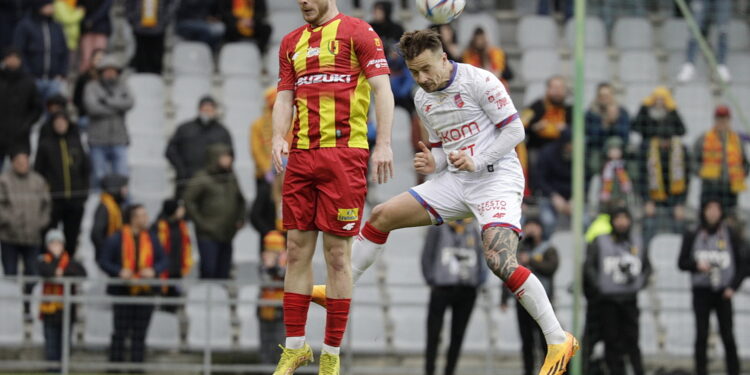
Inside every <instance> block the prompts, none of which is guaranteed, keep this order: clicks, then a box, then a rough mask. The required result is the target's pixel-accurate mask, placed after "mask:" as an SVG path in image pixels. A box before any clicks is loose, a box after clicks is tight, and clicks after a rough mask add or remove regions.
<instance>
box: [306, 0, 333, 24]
mask: <svg viewBox="0 0 750 375" xmlns="http://www.w3.org/2000/svg"><path fill="white" fill-rule="evenodd" d="M297 5H299V9H300V11H302V18H304V20H305V22H307V23H309V24H311V25H313V26H318V25H321V24H323V23H325V21H327V19H328V18H329V17H330V16H331V12H333V11H335V12H337V11H336V0H297Z"/></svg>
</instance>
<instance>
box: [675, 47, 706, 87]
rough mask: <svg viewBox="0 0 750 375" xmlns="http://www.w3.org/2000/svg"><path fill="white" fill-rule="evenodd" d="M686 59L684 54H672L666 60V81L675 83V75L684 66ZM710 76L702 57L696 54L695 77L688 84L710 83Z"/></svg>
mask: <svg viewBox="0 0 750 375" xmlns="http://www.w3.org/2000/svg"><path fill="white" fill-rule="evenodd" d="M686 59H687V57H686V55H685V52H684V51H683V52H673V53H671V54H670V55H669V56H668V58H667V66H666V69H665V71H666V73H667V81H669V82H672V83H675V84H676V83H677V75H678V74H679V72H680V69H682V65H684V64H685V62H686V61H687V60H686ZM710 78H711V74H710V72H709V68H708V64H706V60H705V59H704V58H703V56H702V55H700V54H698V56H696V58H695V77H693V80H692V81H691V82H690V83H702V84H708V82H709V81H710Z"/></svg>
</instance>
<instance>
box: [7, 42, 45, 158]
mask: <svg viewBox="0 0 750 375" xmlns="http://www.w3.org/2000/svg"><path fill="white" fill-rule="evenodd" d="M0 113H2V116H3V119H2V121H0V170H2V167H3V164H4V162H5V157H6V156H7V155H8V153H9V152H10V149H11V147H14V146H18V145H22V146H24V145H28V143H29V134H30V132H31V126H32V125H33V124H34V123H35V122H36V121H37V119H38V118H39V115H41V113H42V108H41V106H40V100H39V96H38V94H37V90H36V85H35V84H34V78H32V77H31V76H30V75H29V74H28V73H26V72H24V71H23V70H22V69H21V54H20V52H19V51H18V50H17V49H15V48H12V47H8V48H7V49H6V51H4V53H3V60H2V63H0Z"/></svg>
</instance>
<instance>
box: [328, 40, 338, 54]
mask: <svg viewBox="0 0 750 375" xmlns="http://www.w3.org/2000/svg"><path fill="white" fill-rule="evenodd" d="M328 52H330V53H331V55H338V54H339V41H338V40H332V41H330V42H329V43H328Z"/></svg>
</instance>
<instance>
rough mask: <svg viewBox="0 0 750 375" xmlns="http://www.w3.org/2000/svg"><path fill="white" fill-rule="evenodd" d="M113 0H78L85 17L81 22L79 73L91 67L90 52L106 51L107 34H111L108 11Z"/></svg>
mask: <svg viewBox="0 0 750 375" xmlns="http://www.w3.org/2000/svg"><path fill="white" fill-rule="evenodd" d="M113 2H114V0H78V4H79V5H80V6H81V7H82V8H83V9H84V10H85V14H86V15H85V17H84V18H83V21H82V22H81V46H80V47H81V48H80V51H81V63H80V64H79V65H78V71H79V72H85V71H87V70H88V69H89V67H91V64H92V61H91V56H92V52H93V51H94V50H97V49H106V48H107V41H108V39H109V34H111V33H112V21H111V19H110V17H109V11H110V9H112V3H113Z"/></svg>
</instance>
